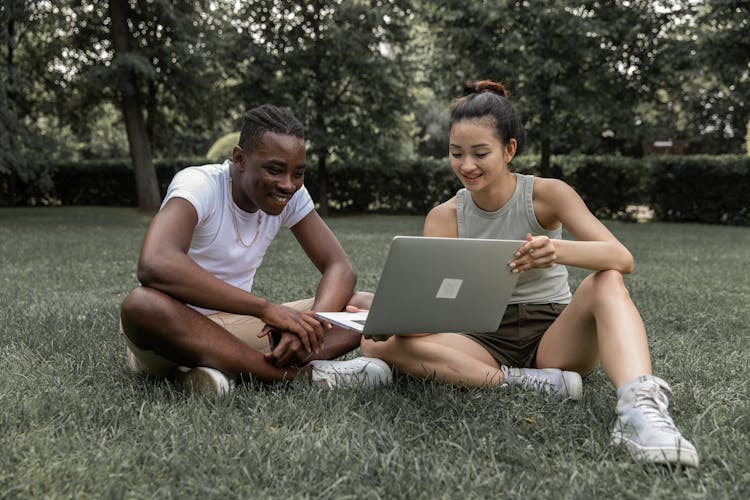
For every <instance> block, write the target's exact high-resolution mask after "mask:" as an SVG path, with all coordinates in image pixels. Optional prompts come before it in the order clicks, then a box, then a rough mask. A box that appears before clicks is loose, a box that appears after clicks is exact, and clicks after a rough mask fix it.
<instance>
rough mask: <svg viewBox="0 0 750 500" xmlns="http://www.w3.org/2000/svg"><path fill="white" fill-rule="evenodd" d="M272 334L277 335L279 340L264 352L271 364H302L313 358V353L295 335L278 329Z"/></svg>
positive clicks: (281, 365) (280, 365) (283, 365)
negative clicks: (268, 350) (269, 349)
mask: <svg viewBox="0 0 750 500" xmlns="http://www.w3.org/2000/svg"><path fill="white" fill-rule="evenodd" d="M274 335H278V337H279V342H278V343H277V344H276V345H275V346H272V348H271V352H268V353H266V354H264V356H265V358H266V361H268V362H269V363H271V364H272V365H274V366H276V367H277V368H286V367H289V366H304V365H306V364H307V363H308V362H309V361H310V360H311V359H313V355H312V354H311V353H309V352H307V351H306V350H305V348H304V346H303V345H302V341H301V340H300V339H299V337H298V336H297V335H295V334H293V333H289V332H278V331H274Z"/></svg>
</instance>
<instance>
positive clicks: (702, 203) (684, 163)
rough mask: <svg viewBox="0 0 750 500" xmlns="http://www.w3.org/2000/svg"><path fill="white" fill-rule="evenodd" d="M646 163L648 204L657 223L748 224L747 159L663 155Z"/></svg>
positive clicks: (749, 176)
mask: <svg viewBox="0 0 750 500" xmlns="http://www.w3.org/2000/svg"><path fill="white" fill-rule="evenodd" d="M650 163H652V167H651V169H652V170H651V172H652V175H651V179H652V181H651V182H652V187H651V189H650V193H651V200H650V204H651V207H652V208H653V209H654V212H655V216H656V217H657V218H658V219H659V220H664V221H680V222H703V223H708V224H743V225H750V198H748V195H747V193H748V192H750V158H748V157H746V156H740V155H732V156H729V155H727V156H725V157H720V156H719V157H716V156H714V157H709V156H700V155H695V156H665V157H654V159H650Z"/></svg>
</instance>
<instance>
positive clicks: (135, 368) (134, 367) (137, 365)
mask: <svg viewBox="0 0 750 500" xmlns="http://www.w3.org/2000/svg"><path fill="white" fill-rule="evenodd" d="M125 349H126V350H127V356H128V368H130V371H132V372H133V373H145V372H146V370H144V369H143V367H142V366H141V362H140V361H138V358H136V357H135V354H133V351H131V350H130V348H129V347H126V348H125Z"/></svg>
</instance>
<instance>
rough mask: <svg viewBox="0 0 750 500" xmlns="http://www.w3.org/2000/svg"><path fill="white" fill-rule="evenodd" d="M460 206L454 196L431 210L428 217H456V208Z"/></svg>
mask: <svg viewBox="0 0 750 500" xmlns="http://www.w3.org/2000/svg"><path fill="white" fill-rule="evenodd" d="M457 206H458V203H457V198H456V197H455V196H454V197H453V198H451V199H450V200H447V201H444V202H443V203H441V204H440V205H435V206H434V207H432V208H431V209H430V211H429V212H428V213H427V216H428V217H429V216H431V215H433V216H435V217H447V216H451V215H452V216H453V217H455V216H456V207H457Z"/></svg>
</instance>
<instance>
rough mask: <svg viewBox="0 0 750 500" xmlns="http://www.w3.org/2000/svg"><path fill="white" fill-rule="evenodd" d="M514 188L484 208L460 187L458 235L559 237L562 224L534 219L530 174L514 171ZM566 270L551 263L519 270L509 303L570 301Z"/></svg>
mask: <svg viewBox="0 0 750 500" xmlns="http://www.w3.org/2000/svg"><path fill="white" fill-rule="evenodd" d="M514 175H515V176H516V190H515V191H514V192H513V196H511V198H510V200H508V202H507V203H506V204H505V205H503V206H502V207H501V208H500V209H498V210H495V211H494V212H486V211H484V210H482V209H481V208H479V207H478V206H476V205H475V204H474V200H472V199H471V193H470V192H469V191H467V190H466V189H460V190H459V191H458V192H457V193H456V216H457V219H458V236H459V238H491V239H502V240H523V239H524V238H525V237H526V233H531V235H532V236H539V235H546V236H548V237H549V238H551V239H560V238H561V237H562V226H561V227H558V228H557V229H553V230H551V231H547V230H546V229H544V228H543V227H542V226H541V225H540V224H539V221H537V219H536V215H535V214H534V205H533V190H534V176H533V175H523V174H514ZM570 297H571V295H570V287H569V286H568V270H567V269H566V268H565V266H563V265H560V264H555V265H554V266H552V267H549V268H542V269H532V270H530V271H526V272H523V273H521V275H520V276H519V277H518V283H517V284H516V289H515V291H514V292H513V295H512V296H511V298H510V301H509V302H510V303H511V304H549V303H558V304H567V303H569V302H570Z"/></svg>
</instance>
